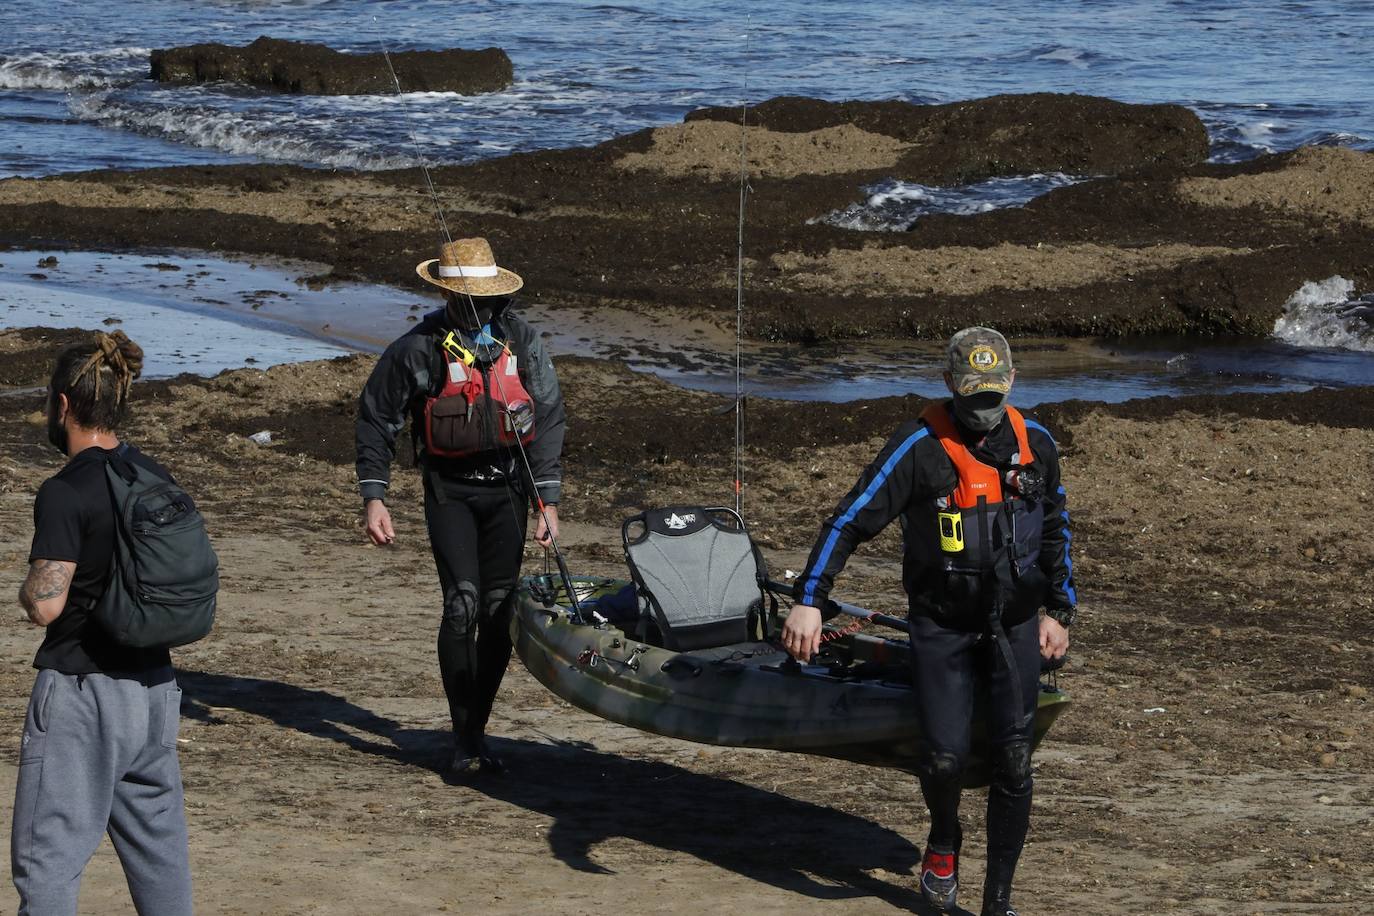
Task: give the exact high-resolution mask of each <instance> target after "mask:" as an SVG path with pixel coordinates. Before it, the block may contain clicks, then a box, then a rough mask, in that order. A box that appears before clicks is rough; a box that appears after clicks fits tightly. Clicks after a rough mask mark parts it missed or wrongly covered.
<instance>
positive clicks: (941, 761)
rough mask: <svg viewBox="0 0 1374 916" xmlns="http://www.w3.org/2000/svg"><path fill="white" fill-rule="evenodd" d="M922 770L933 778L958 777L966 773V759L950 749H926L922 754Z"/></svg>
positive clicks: (925, 774) (922, 772) (922, 773)
mask: <svg viewBox="0 0 1374 916" xmlns="http://www.w3.org/2000/svg"><path fill="white" fill-rule="evenodd" d="M920 772H921V775H922V776H929V777H931V778H932V779H958V778H959V777H961V776H963V775H964V761H963V760H962V759H960V757H959V756H958V755H956V754H951V753H949V752H948V751H926V752H925V753H924V754H922V755H921V765H920Z"/></svg>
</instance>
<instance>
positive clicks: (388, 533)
mask: <svg viewBox="0 0 1374 916" xmlns="http://www.w3.org/2000/svg"><path fill="white" fill-rule="evenodd" d="M363 515H364V517H365V519H366V523H367V525H366V527H367V536H368V537H370V538H372V543H374V544H376V545H377V546H378V547H384V546H386V545H387V544H390V543H391V542H392V541H394V540H396V529H394V528H392V527H391V511H390V510H389V509H387V507H386V503H384V502H382V501H381V500H380V499H369V500H368V501H367V505H365V506H364V507H363Z"/></svg>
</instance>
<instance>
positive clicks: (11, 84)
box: [0, 48, 150, 92]
mask: <svg viewBox="0 0 1374 916" xmlns="http://www.w3.org/2000/svg"><path fill="white" fill-rule="evenodd" d="M149 53H150V52H149V50H148V49H147V48H110V49H108V50H104V51H76V52H69V53H64V54H25V55H23V56H19V57H6V58H0V89H49V90H55V91H58V92H72V91H89V90H98V89H109V88H112V87H114V86H120V85H125V84H128V83H130V82H133V81H134V80H137V79H142V78H144V77H146V76H147V73H148V54H149Z"/></svg>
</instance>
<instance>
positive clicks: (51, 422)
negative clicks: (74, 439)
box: [48, 400, 69, 455]
mask: <svg viewBox="0 0 1374 916" xmlns="http://www.w3.org/2000/svg"><path fill="white" fill-rule="evenodd" d="M58 411H59V408H58V406H57V404H55V403H53V402H52V401H51V400H49V402H48V441H49V442H50V443H52V447H53V448H55V449H57V450H58V451H59V452H61V453H62V454H64V455H65V454H67V445H68V444H69V441H68V437H67V427H66V426H64V425H63V424H62V418H61V417H60V416H58Z"/></svg>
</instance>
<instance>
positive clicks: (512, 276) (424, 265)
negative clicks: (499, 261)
mask: <svg viewBox="0 0 1374 916" xmlns="http://www.w3.org/2000/svg"><path fill="white" fill-rule="evenodd" d="M415 272H416V273H417V274H419V275H420V278H421V279H423V280H424V281H426V282H427V283H433V284H434V285H435V286H438V287H440V288H441V289H446V290H449V291H450V292H454V293H467V294H468V295H469V296H509V295H510V294H511V293H513V292H515V291H516V290H518V289H519V288H520V287H522V286H524V285H525V281H524V280H522V279H520V275H519V274H516V273H513V272H511V271H509V270H506V269H505V268H504V267H497V266H496V256H495V255H494V254H492V253H491V246H490V245H488V244H487V240H486V239H456V240H454V241H452V242H449V243H447V244H445V245H441V246H439V257H437V258H430V259H429V260H428V261H421V262H420V263H419V264H417V265H416V266H415Z"/></svg>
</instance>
